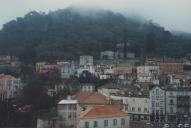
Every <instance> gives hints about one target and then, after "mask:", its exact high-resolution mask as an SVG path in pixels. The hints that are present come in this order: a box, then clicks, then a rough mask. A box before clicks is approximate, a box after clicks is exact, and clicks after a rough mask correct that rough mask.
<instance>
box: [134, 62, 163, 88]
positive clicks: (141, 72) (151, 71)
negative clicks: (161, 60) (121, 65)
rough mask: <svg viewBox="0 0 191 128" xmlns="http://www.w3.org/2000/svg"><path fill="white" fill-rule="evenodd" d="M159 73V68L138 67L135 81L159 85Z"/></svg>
mask: <svg viewBox="0 0 191 128" xmlns="http://www.w3.org/2000/svg"><path fill="white" fill-rule="evenodd" d="M159 73H160V69H159V66H138V67H137V80H138V82H151V83H154V84H159V80H158V76H159Z"/></svg>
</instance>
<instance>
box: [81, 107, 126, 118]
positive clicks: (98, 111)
mask: <svg viewBox="0 0 191 128" xmlns="http://www.w3.org/2000/svg"><path fill="white" fill-rule="evenodd" d="M127 115H128V114H127V113H126V112H123V111H122V110H120V109H119V108H118V107H116V106H112V105H101V106H93V107H91V108H89V109H87V110H86V111H83V112H81V114H80V118H81V119H89V118H105V117H109V118H110V117H121V116H127Z"/></svg>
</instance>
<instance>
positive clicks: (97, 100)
mask: <svg viewBox="0 0 191 128" xmlns="http://www.w3.org/2000/svg"><path fill="white" fill-rule="evenodd" d="M74 99H76V100H78V102H79V103H80V104H99V105H103V104H109V100H108V99H107V97H106V96H104V95H102V94H101V93H98V92H79V93H77V94H76V95H75V96H74Z"/></svg>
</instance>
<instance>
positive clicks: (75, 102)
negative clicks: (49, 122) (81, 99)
mask: <svg viewBox="0 0 191 128" xmlns="http://www.w3.org/2000/svg"><path fill="white" fill-rule="evenodd" d="M77 103H78V101H77V100H61V101H60V102H59V103H58V104H77Z"/></svg>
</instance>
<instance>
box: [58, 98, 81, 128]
mask: <svg viewBox="0 0 191 128" xmlns="http://www.w3.org/2000/svg"><path fill="white" fill-rule="evenodd" d="M79 115H80V107H79V104H78V101H77V100H61V101H60V102H59V103H58V115H57V116H58V120H57V127H58V128H64V127H71V128H79Z"/></svg>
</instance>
